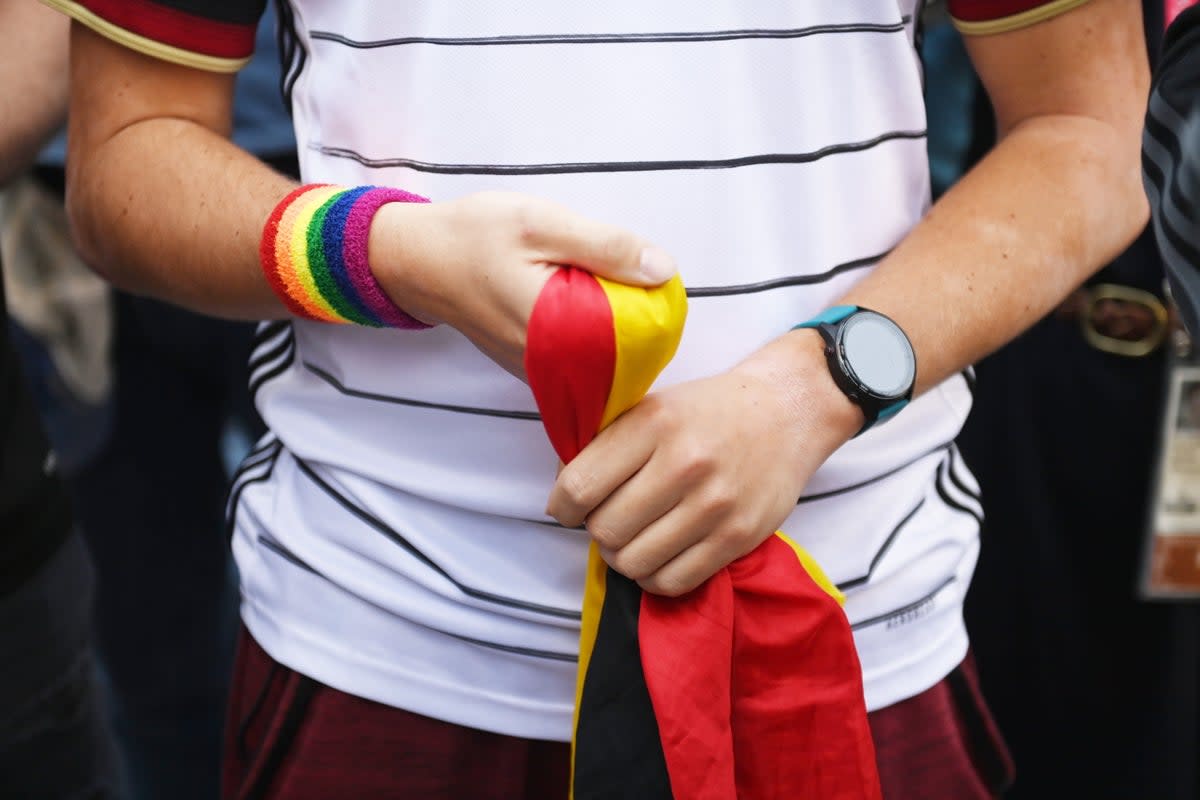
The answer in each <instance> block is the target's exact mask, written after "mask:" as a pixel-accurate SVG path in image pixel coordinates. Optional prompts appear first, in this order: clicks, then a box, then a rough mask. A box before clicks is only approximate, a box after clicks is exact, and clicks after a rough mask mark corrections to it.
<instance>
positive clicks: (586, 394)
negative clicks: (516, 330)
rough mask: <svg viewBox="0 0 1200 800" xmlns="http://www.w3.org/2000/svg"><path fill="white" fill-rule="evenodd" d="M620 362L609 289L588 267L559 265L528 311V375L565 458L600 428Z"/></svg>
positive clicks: (554, 441) (552, 439)
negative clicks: (585, 268)
mask: <svg viewBox="0 0 1200 800" xmlns="http://www.w3.org/2000/svg"><path fill="white" fill-rule="evenodd" d="M616 362H617V340H616V334H615V333H614V332H613V316H612V307H611V306H609V303H608V295H606V294H605V293H604V289H603V288H601V286H600V284H599V283H597V281H596V279H595V278H593V277H592V276H591V275H590V274H589V273H587V272H584V271H582V270H578V269H573V268H571V267H563V268H561V269H559V270H558V272H556V273H554V275H552V276H551V277H550V280H549V281H548V282H547V283H546V285H545V286H544V287H543V288H542V292H541V294H539V295H538V298H537V302H535V303H534V306H533V313H532V314H530V316H529V326H528V329H527V334H526V340H525V377H526V380H528V381H529V388H530V389H532V390H533V396H534V399H535V400H537V406H538V411H540V412H541V414H542V425H543V426H544V427H545V428H546V433H547V434H548V435H549V437H550V443H551V444H552V445H554V450H555V452H557V453H558V457H559V458H561V459H562V461H563V463H564V464H565V463H567V462H568V461H570V460H571V459H573V458H574V457H575V456H577V455H579V452H580V451H581V450H583V448H584V446H585V445H586V444H587V443H588V442H589V441H591V440H592V438H593V437H594V436H595V435H596V431H597V430H599V428H600V421H601V419H602V418H603V416H604V406H605V404H606V403H607V402H608V393H609V390H610V389H611V388H612V381H613V371H614V369H615V368H616Z"/></svg>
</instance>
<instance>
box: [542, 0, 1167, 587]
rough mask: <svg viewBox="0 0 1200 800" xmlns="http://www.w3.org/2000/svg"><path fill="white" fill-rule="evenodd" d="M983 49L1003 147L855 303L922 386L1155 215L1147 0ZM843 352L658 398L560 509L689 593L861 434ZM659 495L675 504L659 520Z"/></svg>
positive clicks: (596, 456)
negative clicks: (898, 338)
mask: <svg viewBox="0 0 1200 800" xmlns="http://www.w3.org/2000/svg"><path fill="white" fill-rule="evenodd" d="M969 46H970V51H971V54H972V57H973V59H974V61H975V64H976V65H977V67H978V69H979V72H980V75H981V76H982V77H983V80H984V83H985V85H986V86H987V89H988V92H989V94H990V96H991V98H992V101H993V104H994V105H995V107H996V113H997V117H998V120H999V124H1000V142H999V144H998V145H997V147H996V148H995V149H994V150H993V151H992V152H991V153H990V154H989V155H988V156H987V157H986V158H984V159H983V160H982V161H981V162H980V164H979V165H978V166H977V167H976V168H975V169H974V170H972V171H971V173H970V174H969V175H968V176H967V177H966V178H965V179H964V180H963V181H961V183H960V184H959V185H957V186H956V187H955V188H954V189H953V190H952V191H950V192H948V193H947V194H946V195H945V196H944V197H943V198H942V199H941V200H940V201H939V202H938V203H937V204H936V206H935V207H934V208H933V210H932V211H931V212H930V213H929V214H928V215H927V216H926V217H925V219H924V220H922V221H921V223H920V224H918V225H917V226H916V227H915V228H914V229H913V231H912V232H911V233H910V234H909V235H908V236H907V237H906V238H905V239H904V241H903V242H901V243H900V245H899V246H898V247H896V248H895V250H893V252H892V253H891V254H890V255H889V256H888V257H887V258H886V259H885V260H884V262H882V263H881V264H880V265H879V266H878V267H877V268H876V270H875V271H873V272H872V273H871V274H870V275H869V276H868V277H866V278H865V279H864V280H863V281H861V282H860V283H859V284H857V285H856V286H855V287H854V288H853V289H852V290H851V291H850V292H849V293H847V295H846V296H845V297H844V298H843V300H842V302H843V303H845V304H852V305H861V306H864V307H866V308H871V309H875V310H877V311H880V312H882V313H884V314H887V315H888V316H890V317H891V318H893V319H895V320H896V321H897V322H898V323H899V324H900V326H901V327H902V328H904V330H905V331H906V332H907V333H908V335H909V337H910V338H911V340H912V343H913V346H914V348H915V350H916V353H917V364H918V370H919V371H918V374H917V386H916V390H917V391H918V392H921V391H924V390H928V389H929V388H931V387H933V386H936V385H937V384H938V383H940V382H941V381H943V380H945V379H946V378H947V377H948V376H950V375H953V374H954V373H955V372H957V371H959V370H961V369H963V368H964V367H966V366H967V365H968V364H971V363H973V362H974V361H976V360H978V359H979V358H981V357H982V356H984V355H986V354H987V353H989V352H991V351H992V350H994V349H995V348H997V347H999V346H1000V345H1002V344H1004V343H1005V342H1007V341H1008V340H1009V339H1011V338H1013V337H1014V336H1016V335H1017V334H1018V333H1020V332H1021V331H1022V330H1024V329H1025V328H1026V327H1028V326H1029V325H1031V324H1032V323H1033V322H1035V321H1036V320H1037V319H1039V318H1041V317H1042V316H1044V315H1045V314H1046V313H1047V312H1048V311H1049V310H1050V309H1051V308H1053V307H1054V306H1055V305H1056V304H1057V303H1058V302H1060V301H1061V300H1062V299H1063V298H1064V297H1065V296H1066V295H1067V294H1068V293H1069V292H1070V291H1071V290H1072V289H1073V288H1074V287H1076V286H1078V285H1079V284H1080V283H1082V282H1083V281H1084V279H1085V278H1087V276H1088V275H1090V274H1091V273H1093V272H1094V271H1095V270H1097V269H1099V268H1100V267H1101V266H1102V265H1104V264H1105V263H1106V262H1107V261H1109V260H1110V259H1111V258H1112V257H1113V256H1114V255H1116V254H1117V253H1118V252H1120V251H1121V250H1122V249H1123V248H1124V247H1125V246H1126V245H1127V244H1128V243H1129V242H1130V241H1131V240H1132V239H1133V238H1134V236H1135V235H1136V234H1137V233H1138V231H1140V230H1141V228H1142V226H1143V225H1145V222H1146V214H1147V211H1146V201H1145V198H1144V196H1143V194H1142V191H1141V187H1140V183H1139V169H1138V140H1139V136H1140V124H1141V123H1140V120H1141V115H1142V112H1143V109H1144V107H1145V98H1146V91H1147V58H1146V53H1145V49H1144V45H1143V38H1142V27H1141V10H1140V6H1139V4H1138V3H1137V2H1135V0H1092V2H1089V3H1086V4H1084V5H1082V6H1080V7H1078V8H1076V9H1075V10H1073V11H1069V12H1066V13H1065V14H1063V15H1061V16H1059V17H1056V18H1053V19H1051V20H1048V21H1044V22H1041V23H1039V24H1037V25H1034V26H1032V27H1028V28H1025V29H1022V30H1017V31H1012V32H1009V33H1001V34H995V35H991V36H980V37H975V38H973V39H971V41H970V43H969ZM796 321H797V322H800V321H801V320H796ZM823 349H824V345H823V342H822V340H821V338H820V336H819V335H818V334H817V333H816V332H814V331H812V330H799V331H793V332H790V333H785V334H783V335H781V336H780V337H779V338H778V339H776V340H775V341H773V342H771V343H769V344H768V345H766V346H765V347H764V348H762V349H761V350H759V351H758V352H756V353H754V354H753V355H752V356H750V357H749V358H748V359H747V360H746V361H745V362H743V363H742V364H740V365H739V366H738V367H736V368H734V369H733V370H731V371H730V372H728V373H724V374H722V375H718V376H714V377H712V378H706V379H703V380H699V381H693V382H691V383H687V384H681V385H679V386H673V387H669V388H667V389H666V390H664V391H662V392H658V393H655V394H652V395H650V396H648V397H647V398H646V400H645V401H643V402H642V403H641V404H640V405H639V406H637V407H635V408H634V409H633V410H632V411H630V412H628V413H626V414H625V415H624V416H623V417H621V418H620V419H618V420H617V421H616V422H615V423H614V424H613V425H612V426H610V427H609V428H607V429H606V430H605V431H603V432H602V433H601V434H600V436H599V437H597V438H596V440H595V441H594V442H593V443H592V444H591V445H589V447H588V448H587V449H585V450H584V451H583V453H582V454H581V455H580V456H579V457H578V458H576V459H575V460H573V461H572V462H571V463H570V464H568V465H567V466H566V467H564V469H563V470H562V472H561V474H560V475H559V478H558V482H557V483H556V485H555V487H554V490H553V492H552V494H551V496H550V501H549V505H548V511H549V512H550V513H551V514H552V515H553V516H555V517H556V518H558V520H559V521H560V522H562V523H563V524H565V525H568V526H574V525H579V524H581V523H582V522H583V521H584V520H586V521H587V527H588V530H589V531H590V532H591V534H592V536H593V537H594V538H595V539H596V540H597V542H598V543H599V545H600V547H601V553H603V554H604V556H605V558H606V560H607V561H608V563H609V564H610V565H612V566H613V567H614V568H615V569H617V570H618V571H619V572H622V573H623V574H625V575H627V576H628V577H630V578H633V579H634V580H637V581H638V582H639V583H640V584H641V585H642V586H643V587H644V588H645V589H647V590H648V591H652V592H656V593H661V594H669V595H677V594H681V593H683V592H686V591H689V590H690V589H692V588H694V587H695V586H697V585H698V584H699V583H700V582H701V581H703V580H705V579H706V578H708V577H709V576H710V575H712V574H713V573H714V572H715V571H716V570H718V569H720V568H721V567H723V566H725V565H726V564H728V563H730V562H731V561H733V560H734V559H735V558H737V557H739V556H741V555H743V554H745V553H748V552H749V551H750V550H752V549H753V548H754V547H756V546H757V545H758V544H759V543H760V542H761V541H762V540H763V539H764V538H765V537H766V536H768V535H770V533H771V532H772V531H774V530H775V529H776V528H777V527H778V526H779V525H780V524H782V522H783V520H784V519H785V518H786V517H787V515H788V513H789V512H790V511H792V510H793V509H794V508H795V504H796V498H797V497H799V496H800V495H801V494H802V492H803V489H804V486H805V484H806V483H807V482H808V480H809V478H810V477H811V476H812V475H813V474H814V473H815V472H816V470H817V469H818V468H819V467H820V466H821V465H822V464H823V463H824V462H825V461H826V459H828V458H829V456H830V455H831V454H832V453H833V452H834V451H835V450H837V449H838V448H839V447H841V446H842V445H843V444H845V443H846V441H848V440H849V439H850V438H851V437H852V436H853V435H854V434H855V433H856V432H857V431H858V430H859V429H860V428H861V426H862V423H863V418H862V412H861V411H859V409H858V408H857V406H855V405H854V404H853V403H851V402H850V401H849V400H848V399H847V397H846V396H845V395H844V394H843V393H842V392H841V391H840V390H839V389H838V388H837V386H836V385H835V384H834V382H833V380H832V378H831V377H830V373H829V369H828V367H827V365H826V363H825V357H824V353H823ZM901 415H903V412H901ZM643 467H645V468H643ZM657 498H669V499H671V501H672V502H673V503H675V505H674V507H673V508H671V509H670V510H669V511H668V512H667V513H665V514H663V515H662V516H658V514H661V513H662V511H661V510H660V509H658V508H657V507H656V505H655V503H656V502H658V501H657V500H656V499H657Z"/></svg>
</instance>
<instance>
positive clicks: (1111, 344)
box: [1079, 283, 1169, 358]
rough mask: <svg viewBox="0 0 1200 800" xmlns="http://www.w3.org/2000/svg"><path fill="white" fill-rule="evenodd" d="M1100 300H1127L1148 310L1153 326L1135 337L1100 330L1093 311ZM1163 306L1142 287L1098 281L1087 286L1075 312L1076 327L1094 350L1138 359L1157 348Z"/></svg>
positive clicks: (1164, 322) (1164, 321) (1162, 333)
mask: <svg viewBox="0 0 1200 800" xmlns="http://www.w3.org/2000/svg"><path fill="white" fill-rule="evenodd" d="M1104 303H1119V304H1123V303H1128V304H1132V305H1135V306H1139V307H1140V308H1142V309H1145V310H1146V311H1147V312H1149V314H1150V316H1151V319H1152V321H1153V327H1152V328H1151V329H1150V330H1149V332H1147V333H1145V334H1144V335H1142V336H1140V337H1139V338H1137V339H1122V338H1120V337H1117V336H1111V335H1109V334H1106V333H1102V332H1101V331H1100V330H1099V329H1098V328H1097V327H1096V322H1097V311H1098V310H1099V309H1100V308H1101V305H1102V304H1104ZM1168 319H1169V318H1168V314H1167V307H1166V306H1165V305H1163V303H1162V301H1161V300H1159V299H1158V298H1157V297H1155V296H1154V295H1153V294H1151V293H1150V292H1147V291H1143V290H1142V289H1134V288H1132V287H1129V286H1119V285H1117V284H1114V283H1098V284H1096V285H1094V286H1091V287H1089V289H1088V294H1087V303H1086V305H1085V306H1084V309H1083V313H1082V314H1080V315H1079V326H1080V328H1081V329H1082V330H1083V337H1084V339H1086V340H1087V342H1088V344H1090V345H1091V346H1092V347H1094V348H1096V349H1097V350H1101V351H1103V352H1105V353H1112V354H1113V355H1118V356H1125V357H1127V358H1142V357H1144V356H1148V355H1150V354H1151V353H1153V352H1154V351H1155V350H1157V349H1158V347H1159V345H1161V344H1162V343H1163V340H1164V339H1166V337H1167V330H1168V328H1169V325H1168Z"/></svg>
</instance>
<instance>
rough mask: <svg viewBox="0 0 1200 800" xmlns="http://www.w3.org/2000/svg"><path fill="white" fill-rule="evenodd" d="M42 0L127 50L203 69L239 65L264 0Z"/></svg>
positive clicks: (245, 56)
mask: <svg viewBox="0 0 1200 800" xmlns="http://www.w3.org/2000/svg"><path fill="white" fill-rule="evenodd" d="M42 2H44V3H45V4H46V5H48V6H50V7H51V8H55V9H57V10H59V11H61V12H63V13H64V14H66V15H67V16H69V17H71V18H72V19H74V20H75V21H77V22H79V23H80V24H82V25H86V26H87V27H88V28H91V29H92V30H93V31H95V32H96V33H99V34H100V35H101V36H104V37H105V38H107V39H110V40H112V41H114V42H116V43H118V44H121V45H123V46H125V47H128V48H129V49H131V50H136V51H137V52H139V53H144V54H145V55H148V56H153V57H154V58H158V59H161V60H163V61H169V62H171V63H174V64H181V65H183V66H185V67H193V68H195V69H201V70H205V71H208V72H236V71H237V70H239V69H241V68H242V67H243V66H245V64H246V62H248V61H249V60H250V56H251V55H252V54H253V52H254V31H255V28H256V27H257V25H258V18H259V17H260V16H262V12H263V8H264V7H265V5H266V0H208V1H207V2H197V0H42Z"/></svg>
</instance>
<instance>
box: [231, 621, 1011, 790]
mask: <svg viewBox="0 0 1200 800" xmlns="http://www.w3.org/2000/svg"><path fill="white" fill-rule="evenodd" d="M870 718H871V730H872V732H873V733H874V735H875V739H876V748H877V755H878V759H879V769H880V778H881V779H882V782H883V788H884V796H885V797H887V798H899V799H901V800H920V799H921V798H930V799H931V800H976V798H992V797H996V796H997V795H998V794H999V792H1000V791H1001V790H1002V788H1003V787H1004V786H1006V785H1007V783H1008V782H1009V781H1010V780H1011V777H1012V766H1011V762H1010V760H1009V758H1008V753H1007V751H1006V750H1005V748H1004V744H1003V742H1002V741H1001V739H1000V736H999V734H998V732H997V731H996V727H995V725H994V723H993V722H992V719H991V715H990V714H989V713H988V711H987V707H986V706H985V705H984V703H983V698H982V696H981V695H980V694H979V684H978V681H977V679H976V676H975V667H974V663H973V662H972V660H971V659H970V658H969V657H968V659H967V660H966V661H964V662H963V663H962V664H961V665H960V666H959V667H958V668H957V669H956V670H955V671H954V672H953V673H951V674H950V675H949V676H947V678H946V679H945V680H943V681H942V682H941V683H939V684H937V685H936V686H934V687H933V688H932V689H930V690H928V691H926V692H924V693H922V694H920V695H917V696H916V697H913V698H911V699H909V700H905V701H904V702H902V703H898V704H896V705H894V706H890V707H889V708H885V709H883V710H881V711H877V712H875V713H873V714H871V715H870ZM225 755H226V763H225V775H224V797H225V798H226V799H227V800H233V798H238V799H239V800H242V799H245V800H249V799H250V798H287V800H309V799H310V798H311V799H312V800H317V799H318V798H320V799H321V800H324V798H329V797H337V798H343V799H344V800H355V798H372V800H388V799H389V798H396V799H397V800H400V798H428V799H429V800H440V799H441V798H446V799H447V800H458V798H462V799H463V800H467V799H468V798H469V800H563V799H564V798H566V796H567V782H568V772H569V766H570V749H569V747H568V745H566V744H564V743H562V742H546V741H539V740H530V739H519V738H515V737H512V736H502V735H500V734H495V733H487V732H484V731H477V730H473V729H470V728H464V727H461V726H458V725H452V724H450V723H447V722H440V721H438V720H433V719H429V718H428V717H422V716H419V715H417V714H411V713H409V712H407V711H401V710H399V709H395V708H391V707H390V706H385V705H382V704H380V703H375V702H371V701H370V700H363V699H361V698H358V697H354V696H352V695H349V694H346V693H344V692H340V691H338V690H336V689H331V688H330V687H328V686H325V685H323V684H320V683H318V682H316V681H314V680H312V679H311V678H308V677H306V676H303V675H300V674H299V673H297V672H294V671H292V670H290V669H288V668H287V667H284V666H282V665H280V664H278V663H276V662H275V661H274V660H272V659H271V657H270V656H269V655H267V654H266V653H265V652H264V651H263V649H262V648H261V647H259V646H258V643H257V642H255V641H254V639H252V638H251V637H250V636H249V635H248V634H247V633H246V632H245V631H243V632H242V638H241V642H240V645H239V648H238V660H237V666H236V671H235V673H234V684H233V696H232V699H231V702H230V716H229V724H228V727H227V731H226V752H225ZM681 800H683V799H682V798H681Z"/></svg>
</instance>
